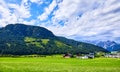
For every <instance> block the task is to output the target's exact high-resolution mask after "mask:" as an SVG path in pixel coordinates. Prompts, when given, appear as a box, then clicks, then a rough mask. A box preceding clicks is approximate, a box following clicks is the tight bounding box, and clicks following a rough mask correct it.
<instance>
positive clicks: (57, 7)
mask: <svg viewBox="0 0 120 72" xmlns="http://www.w3.org/2000/svg"><path fill="white" fill-rule="evenodd" d="M11 23H12V24H14V23H24V24H28V25H36V26H42V27H45V28H47V29H49V30H51V31H52V32H53V33H54V34H55V35H58V36H64V37H67V38H72V39H76V40H114V41H117V42H120V0H0V27H4V26H6V25H7V24H11Z"/></svg>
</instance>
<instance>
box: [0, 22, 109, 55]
mask: <svg viewBox="0 0 120 72" xmlns="http://www.w3.org/2000/svg"><path fill="white" fill-rule="evenodd" d="M0 38H1V39H0V54H13V55H28V54H44V55H46V54H64V53H73V54H77V53H89V52H99V51H102V52H107V51H106V50H105V49H103V48H101V47H98V46H95V45H92V44H88V43H83V42H78V41H75V40H71V39H67V38H64V37H58V36H55V35H54V34H53V33H52V32H51V31H49V30H47V29H45V28H43V27H39V26H30V25H24V24H9V25H7V26H6V27H3V28H0Z"/></svg>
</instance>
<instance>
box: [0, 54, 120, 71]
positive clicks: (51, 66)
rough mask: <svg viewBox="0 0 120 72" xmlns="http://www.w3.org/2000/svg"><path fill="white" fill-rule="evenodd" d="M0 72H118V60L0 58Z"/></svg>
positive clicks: (119, 68)
mask: <svg viewBox="0 0 120 72" xmlns="http://www.w3.org/2000/svg"><path fill="white" fill-rule="evenodd" d="M0 72H120V59H112V58H96V59H86V60H82V59H76V58H70V59H65V58H62V57H55V56H52V57H50V56H49V57H41V58H10V57H1V58H0Z"/></svg>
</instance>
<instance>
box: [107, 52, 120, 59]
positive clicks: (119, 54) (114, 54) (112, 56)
mask: <svg viewBox="0 0 120 72" xmlns="http://www.w3.org/2000/svg"><path fill="white" fill-rule="evenodd" d="M105 57H107V58H120V52H117V51H113V52H111V53H110V54H106V55H105Z"/></svg>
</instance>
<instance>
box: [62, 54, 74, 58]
mask: <svg viewBox="0 0 120 72" xmlns="http://www.w3.org/2000/svg"><path fill="white" fill-rule="evenodd" d="M63 57H64V58H71V57H72V54H70V53H67V54H64V55H63Z"/></svg>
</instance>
